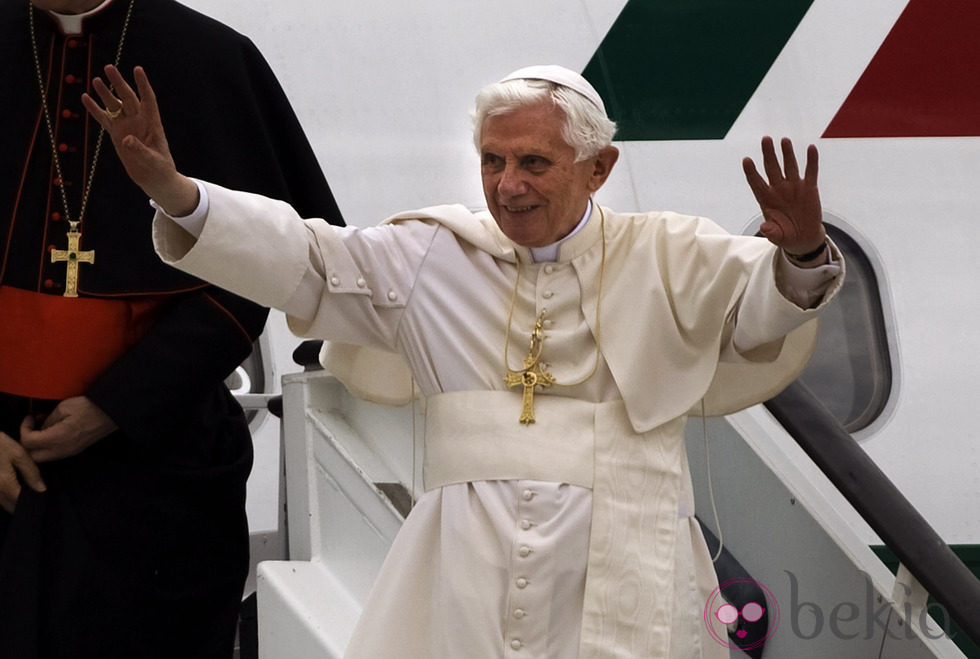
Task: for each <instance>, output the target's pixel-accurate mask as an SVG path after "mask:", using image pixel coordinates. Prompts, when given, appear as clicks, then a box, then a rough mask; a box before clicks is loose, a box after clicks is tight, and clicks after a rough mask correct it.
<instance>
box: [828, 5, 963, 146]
mask: <svg viewBox="0 0 980 659" xmlns="http://www.w3.org/2000/svg"><path fill="white" fill-rule="evenodd" d="M978 35H980V2H978V1H977V0H910V2H909V4H908V6H906V8H905V10H904V11H903V12H902V15H901V16H900V17H899V19H898V21H897V22H896V23H895V25H894V27H892V30H891V32H890V33H889V34H888V36H887V37H886V38H885V41H884V42H883V43H882V45H881V48H880V49H879V50H878V52H877V53H876V54H875V56H874V58H873V59H872V60H871V63H870V64H869V65H868V68H867V69H865V71H864V73H863V74H862V75H861V78H860V79H859V80H858V82H857V84H856V85H855V86H854V89H852V90H851V93H850V95H848V97H847V100H845V101H844V104H843V105H842V106H841V108H840V109H839V110H838V111H837V115H836V116H835V117H834V119H833V120H832V121H831V122H830V125H829V126H828V127H827V130H826V131H825V132H824V135H823V136H824V137H951V136H980V36H978Z"/></svg>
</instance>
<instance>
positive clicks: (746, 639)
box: [704, 578, 779, 650]
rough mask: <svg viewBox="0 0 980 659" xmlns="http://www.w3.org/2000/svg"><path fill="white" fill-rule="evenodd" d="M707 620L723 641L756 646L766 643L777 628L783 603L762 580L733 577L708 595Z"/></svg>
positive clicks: (746, 647) (743, 646)
mask: <svg viewBox="0 0 980 659" xmlns="http://www.w3.org/2000/svg"><path fill="white" fill-rule="evenodd" d="M733 602H736V603H738V605H739V606H741V609H739V608H738V606H736V604H733ZM704 623H705V626H706V627H707V629H708V633H710V634H711V636H712V638H714V639H715V640H716V641H718V643H720V644H721V645H723V646H725V647H727V648H735V649H736V650H752V649H755V648H760V647H762V646H763V645H765V643H766V641H768V640H769V638H770V637H771V636H772V634H773V632H775V631H776V628H777V627H778V626H779V605H778V604H777V603H776V598H775V597H774V596H773V594H772V592H771V591H770V590H769V589H768V588H766V586H765V585H763V584H762V583H760V582H758V581H754V580H752V579H745V578H739V579H729V580H727V581H725V582H722V583H721V584H719V585H718V587H717V588H716V589H715V590H714V591H712V593H711V596H710V597H708V601H707V603H706V604H705V607H704ZM717 623H721V626H719V625H718V624H717ZM726 632H727V634H726Z"/></svg>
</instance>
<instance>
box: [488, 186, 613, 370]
mask: <svg viewBox="0 0 980 659" xmlns="http://www.w3.org/2000/svg"><path fill="white" fill-rule="evenodd" d="M596 207H597V208H598V209H599V231H600V233H601V235H602V259H601V260H600V261H599V293H598V295H597V297H596V303H595V343H596V346H595V363H594V364H593V365H592V370H591V371H589V372H588V373H587V374H586V375H585V377H583V378H582V379H580V380H578V381H576V382H555V384H559V385H562V386H566V387H574V386H575V385H579V384H582V383H583V382H585V381H586V380H588V379H589V378H591V377H592V376H593V375H595V372H596V371H597V370H598V369H599V357H601V356H602V336H601V326H600V323H601V317H602V314H601V309H602V280H603V277H604V276H605V274H606V216H605V214H604V213H603V212H602V206H599V205H598V204H596ZM520 281H521V261H520V259H518V260H517V277H516V278H515V279H514V291H513V292H512V293H511V296H510V312H509V313H508V314H507V334H506V336H505V338H504V367H505V368H506V369H507V373H508V375H514V374H519V373H521V372H522V371H520V370H517V371H515V370H513V369H511V367H510V357H509V354H508V349H509V348H510V326H511V322H512V320H513V318H514V305H515V303H516V301H517V288H518V285H519V284H520ZM544 314H545V312H544V311H542V312H541V314H540V315H539V316H538V319H537V321H536V322H535V330H534V331H532V333H531V348H530V352H529V355H528V356H529V357H531V356H533V357H534V361H537V357H538V356H539V355H540V354H541V343H542V341H543V339H544V336H543V335H541V334H540V332H539V329H538V328H539V324H540V323H542V322H543V320H544ZM535 343H537V345H535ZM525 368H526V365H525Z"/></svg>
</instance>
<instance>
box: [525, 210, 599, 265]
mask: <svg viewBox="0 0 980 659" xmlns="http://www.w3.org/2000/svg"><path fill="white" fill-rule="evenodd" d="M591 215H592V200H591V199H589V203H588V205H587V206H586V207H585V215H583V216H582V219H581V220H579V221H578V224H576V225H575V228H574V229H572V230H571V232H569V234H568V235H567V236H565V237H564V238H562V239H561V240H559V241H558V242H554V243H551V244H550V245H545V246H544V247H531V248H530V249H531V259H532V260H533V261H534V262H535V263H548V262H550V261H557V260H558V252H559V250H560V249H561V246H562V243H564V242H565V241H567V240H569V239H570V238H571V237H572V236H574V235H575V234H577V233H578V232H579V231H581V230H582V227H584V226H585V225H586V223H588V221H589V217H590V216H591Z"/></svg>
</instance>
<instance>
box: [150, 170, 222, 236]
mask: <svg viewBox="0 0 980 659" xmlns="http://www.w3.org/2000/svg"><path fill="white" fill-rule="evenodd" d="M191 180H192V181H194V184H195V185H197V190H198V192H199V193H200V197H201V200H200V201H199V202H198V204H197V208H195V209H194V210H193V211H192V212H191V214H190V215H184V216H183V217H174V216H173V215H170V214H168V213H167V212H166V211H164V210H163V209H162V208H160V205H159V204H158V203H157V202H155V201H153V200H152V199H151V200H150V205H151V206H153V208H155V209H156V210H158V211H159V212H160V213H161V214H162V215H164V216H166V217H169V218H170V219H171V220H173V221H174V222H176V223H177V224H178V225H179V226H180V227H182V228H183V229H184V230H185V231H187V233H189V234H191V235H192V236H194V237H195V238H200V237H201V233H202V232H203V231H204V222H205V221H206V220H207V219H208V210H210V208H211V203H210V202H209V201H208V191H207V189H205V187H204V184H203V183H201V182H200V181H198V180H197V179H196V178H192V179H191Z"/></svg>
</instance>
